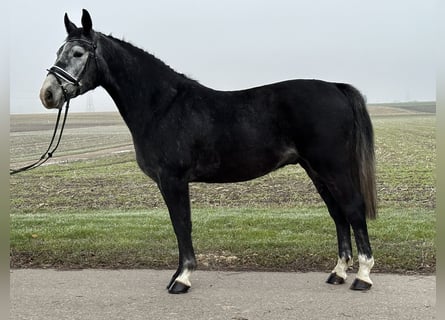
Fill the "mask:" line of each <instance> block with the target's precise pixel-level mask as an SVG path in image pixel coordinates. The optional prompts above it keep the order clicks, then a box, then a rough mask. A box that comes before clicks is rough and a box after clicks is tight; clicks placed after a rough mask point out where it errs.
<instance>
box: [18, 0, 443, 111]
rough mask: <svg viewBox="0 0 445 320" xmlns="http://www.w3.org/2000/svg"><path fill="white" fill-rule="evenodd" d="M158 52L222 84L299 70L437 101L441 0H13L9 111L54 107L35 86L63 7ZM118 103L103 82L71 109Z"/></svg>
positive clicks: (252, 82)
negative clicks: (437, 18) (437, 17)
mask: <svg viewBox="0 0 445 320" xmlns="http://www.w3.org/2000/svg"><path fill="white" fill-rule="evenodd" d="M82 8H86V9H87V10H88V11H89V12H90V14H91V16H92V20H93V28H94V29H95V30H98V31H101V32H103V33H105V34H110V33H111V34H112V35H113V36H115V37H118V38H123V39H124V40H126V41H129V42H131V43H133V44H134V45H136V46H138V47H141V48H143V49H145V50H146V51H149V52H150V53H153V54H154V55H156V56H157V57H158V58H160V59H161V60H163V61H164V62H166V63H167V64H168V65H170V66H171V67H172V68H174V69H175V70H177V71H178V72H181V73H184V74H186V75H189V76H190V77H192V78H193V79H196V80H198V81H199V82H201V83H202V84H204V85H206V86H209V87H212V88H215V89H220V90H236V89H243V88H248V87H253V86H257V85H262V84H266V83H272V82H277V81H281V80H287V79H293V78H311V79H312V78H316V79H322V80H327V81H336V82H347V83H350V84H353V85H354V86H356V87H357V88H358V89H359V90H360V91H361V92H362V93H363V94H364V95H366V97H367V100H368V102H370V103H375V102H394V101H411V100H418V101H423V100H435V99H436V90H435V89H436V85H435V68H436V63H435V37H436V35H435V32H436V30H435V23H434V15H435V1H433V0H424V1H408V0H390V1H388V0H375V1H357V0H303V1H300V0H276V1H270V0H269V1H263V0H245V1H242V0H229V1H223V0H216V1H209V0H207V1H205V0H194V1H190V0H183V1H180V0H164V1H160V0H158V1H129V0H126V1H110V0H99V1H91V0H89V1H83V0H77V1H62V0H42V1H21V0H15V1H14V2H13V3H11V4H10V12H11V13H10V17H11V46H10V50H11V52H10V88H11V93H10V99H11V103H10V106H11V113H35V112H50V111H47V110H46V109H44V107H43V106H42V105H41V103H40V100H39V98H38V93H39V90H40V86H41V84H42V82H43V79H44V77H45V75H46V71H45V69H46V68H48V67H49V66H51V65H52V63H53V62H54V60H55V53H56V51H57V49H58V48H59V46H60V45H61V44H62V42H63V40H64V38H65V36H66V34H65V28H64V24H63V15H64V13H65V12H67V13H68V15H69V16H70V18H71V20H72V21H73V22H74V23H76V24H77V25H80V17H81V9H82ZM87 110H91V111H114V110H117V109H116V107H115V106H114V103H113V101H112V100H111V99H110V98H109V97H108V96H107V94H106V93H105V91H104V90H103V89H96V90H95V91H94V92H93V93H88V94H86V95H85V96H84V97H81V98H80V97H79V98H77V99H76V100H75V101H72V104H71V111H79V112H83V111H87Z"/></svg>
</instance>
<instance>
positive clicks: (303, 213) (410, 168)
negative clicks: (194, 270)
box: [10, 115, 436, 273]
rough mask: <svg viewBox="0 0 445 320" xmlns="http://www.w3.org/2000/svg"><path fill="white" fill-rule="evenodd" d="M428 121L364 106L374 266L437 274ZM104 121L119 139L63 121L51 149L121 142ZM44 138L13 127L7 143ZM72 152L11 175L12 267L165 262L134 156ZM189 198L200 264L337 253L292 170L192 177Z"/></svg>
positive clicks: (262, 264)
mask: <svg viewBox="0 0 445 320" xmlns="http://www.w3.org/2000/svg"><path fill="white" fill-rule="evenodd" d="M435 119H436V118H435V116H434V115H416V116H412V115H411V116H384V117H383V116H376V115H373V124H374V129H375V136H376V156H377V188H378V197H379V199H378V202H379V209H380V216H379V218H378V219H377V220H375V221H370V222H369V232H370V235H371V243H372V245H373V249H374V252H375V258H376V266H375V268H374V270H377V271H390V272H401V273H402V272H420V273H430V272H435V266H436V263H435V250H436V249H435V248H436V247H435V213H434V209H435V200H436V189H435V184H436V176H435V163H436V152H435ZM96 120H97V121H99V120H100V121H105V122H106V119H105V120H104V119H102V118H100V119H96ZM96 120H95V121H96ZM83 121H85V120H84V119H82V120H81V121H79V123H82V122H83ZM113 121H114V122H113ZM113 121H111V122H109V123H108V122H107V128H109V129H110V130H112V131H113V133H112V134H111V135H110V137H113V139H114V136H117V137H118V138H117V139H115V140H113V141H112V142H110V143H109V144H107V142H106V141H107V138H106V137H107V135H106V131H107V130H103V132H102V133H101V136H100V138H101V142H100V144H98V140H97V138H95V137H96V135H97V134H98V132H100V130H99V129H98V127H95V126H94V124H91V128H81V129H79V128H71V129H70V130H77V131H79V130H80V131H81V132H82V134H83V136H82V139H79V137H80V136H76V132H75V131H73V132H72V133H71V135H68V137H69V141H68V142H69V143H68V144H67V145H66V144H63V141H62V145H63V146H64V147H65V148H67V150H65V151H63V149H62V153H61V155H64V154H74V153H75V151H73V150H74V149H75V150H81V151H82V152H83V151H84V150H94V148H95V147H94V145H97V146H96V147H99V148H105V149H106V148H107V147H108V146H111V147H114V146H115V145H116V144H119V145H122V144H126V143H131V141H129V140H128V139H129V136H128V132H127V131H125V130H123V129H122V127H119V129H118V130H115V129H116V126H118V124H117V123H116V121H115V120H113ZM25 122H26V121H22V123H21V124H20V125H21V126H22V127H25V128H26V127H27V126H26V123H25ZM42 123H43V120H42ZM42 123H40V124H39V125H40V126H42V125H43V124H42ZM98 126H99V127H101V125H98ZM40 129H41V128H40ZM83 130H84V131H83ZM30 137H32V139H31V138H30ZM44 137H45V135H44V134H43V133H42V131H38V133H36V132H34V134H30V133H26V134H24V133H22V132H18V133H17V134H12V138H11V141H13V142H14V144H12V143H11V146H15V145H17V146H21V145H26V143H27V142H29V141H35V140H39V139H40V140H45V139H44ZM29 139H30V140H29ZM40 140H39V141H40ZM13 148H14V147H13ZM17 148H19V147H17ZM11 152H12V153H14V154H15V152H18V153H20V150H12V151H11ZM23 152H25V153H26V152H29V154H25V155H20V156H17V157H16V158H11V159H12V161H13V162H14V161H18V162H20V161H22V159H23V158H27V157H31V156H32V153H33V152H34V153H35V151H34V150H31V149H29V150H28V149H26V150H25V151H23ZM64 152H65V153H64ZM76 152H77V151H76ZM69 159H72V158H69ZM74 159H76V160H68V161H64V162H61V163H58V164H53V165H50V166H45V167H41V168H39V169H36V170H34V171H30V172H27V173H24V174H18V175H15V176H12V177H11V179H10V194H11V266H13V267H60V268H81V267H101V268H120V267H122V268H124V267H125V268H139V267H153V268H164V267H175V265H176V263H177V248H176V240H175V239H174V235H173V230H172V227H171V224H170V222H169V219H168V214H167V213H166V209H165V205H164V203H163V201H162V198H161V196H160V194H159V191H158V189H157V187H156V185H155V184H154V183H153V182H152V181H150V180H149V179H148V178H146V177H145V176H144V175H143V174H142V173H141V172H140V170H139V169H138V167H137V164H136V163H135V160H134V153H133V152H130V153H119V154H109V153H105V155H104V156H96V157H93V158H89V159H87V160H79V159H78V158H76V157H74ZM191 202H192V207H193V210H192V212H193V213H192V215H193V222H194V234H193V236H194V242H195V249H196V253H197V257H198V260H199V266H200V268H201V269H203V268H208V269H212V268H218V269H222V268H226V269H235V270H238V269H249V270H252V269H253V270H301V271H307V270H326V271H328V270H330V269H331V268H332V267H333V265H334V264H335V262H336V258H335V256H336V236H335V228H334V224H333V222H332V220H331V219H330V217H329V215H328V214H327V212H326V208H325V206H324V204H323V202H322V201H321V199H320V197H319V195H318V194H317V192H316V191H315V189H314V187H313V185H312V183H311V181H310V180H309V178H308V177H307V176H306V174H305V172H304V171H303V170H302V169H301V168H299V167H295V166H288V167H285V168H283V169H280V170H278V171H275V172H273V173H271V174H269V175H266V176H264V177H262V178H259V179H256V180H252V181H248V182H243V183H236V184H210V185H209V184H192V185H191Z"/></svg>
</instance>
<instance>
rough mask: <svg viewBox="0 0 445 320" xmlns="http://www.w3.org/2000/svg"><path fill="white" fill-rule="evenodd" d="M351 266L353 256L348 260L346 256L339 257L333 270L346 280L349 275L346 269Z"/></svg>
mask: <svg viewBox="0 0 445 320" xmlns="http://www.w3.org/2000/svg"><path fill="white" fill-rule="evenodd" d="M350 266H352V258H350V259H349V260H348V261H346V258H338V261H337V265H336V266H335V268H334V270H332V273H335V274H337V276H339V277H340V278H343V279H344V280H346V278H347V277H348V275H347V274H346V271H347V270H348V268H349V267H350Z"/></svg>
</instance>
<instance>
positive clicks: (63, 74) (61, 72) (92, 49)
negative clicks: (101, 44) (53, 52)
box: [46, 38, 97, 101]
mask: <svg viewBox="0 0 445 320" xmlns="http://www.w3.org/2000/svg"><path fill="white" fill-rule="evenodd" d="M75 41H76V42H83V43H84V44H86V45H87V46H88V47H89V49H88V51H89V54H88V58H87V61H86V62H85V64H84V65H83V67H82V69H81V70H80V72H79V74H78V75H77V76H74V75H72V74H71V73H69V72H68V71H66V70H65V69H63V68H61V67H59V66H57V65H53V66H52V67H50V68H49V69H46V71H48V74H52V75H53V76H55V77H56V80H57V82H58V84H59V86H60V88H61V89H62V92H63V96H64V98H65V101H69V99H70V98H69V97H68V91H67V90H66V88H65V87H64V86H63V81H64V82H67V83H69V84H71V85H74V86H75V87H76V96H77V95H78V94H79V90H80V80H81V79H82V76H83V75H84V73H85V70H86V69H87V66H88V64H89V62H90V60H91V57H93V58H94V62H95V63H96V68H97V57H96V48H97V45H96V43H94V42H93V41H89V40H85V39H82V38H72V39H68V40H66V41H65V43H64V44H63V45H62V47H63V46H64V45H66V44H67V43H68V42H75Z"/></svg>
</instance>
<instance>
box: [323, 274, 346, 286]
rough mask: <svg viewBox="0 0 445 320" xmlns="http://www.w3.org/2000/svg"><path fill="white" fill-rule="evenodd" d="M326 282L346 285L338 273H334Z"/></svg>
mask: <svg viewBox="0 0 445 320" xmlns="http://www.w3.org/2000/svg"><path fill="white" fill-rule="evenodd" d="M326 282H327V283H329V284H343V283H345V279H343V278H342V277H339V276H338V275H337V273H336V272H332V273H331V274H330V276H329V278H328V280H326Z"/></svg>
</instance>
